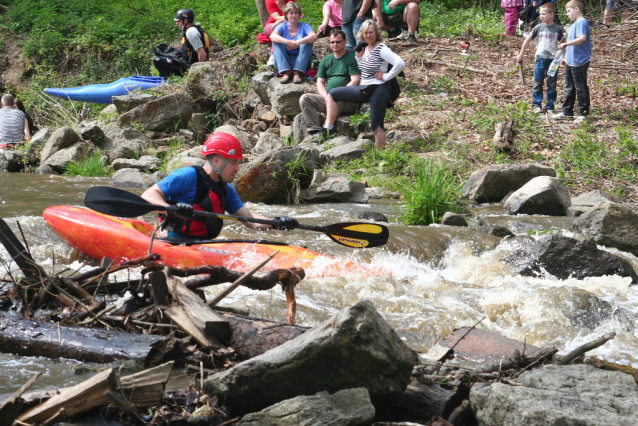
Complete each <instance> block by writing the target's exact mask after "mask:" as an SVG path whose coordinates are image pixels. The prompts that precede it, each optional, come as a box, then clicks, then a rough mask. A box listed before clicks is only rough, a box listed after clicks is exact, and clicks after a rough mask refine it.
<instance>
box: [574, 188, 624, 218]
mask: <svg viewBox="0 0 638 426" xmlns="http://www.w3.org/2000/svg"><path fill="white" fill-rule="evenodd" d="M607 202H611V203H618V204H622V200H621V199H620V198H618V197H616V196H615V195H613V194H610V193H609V192H607V191H603V190H600V189H596V190H594V191H590V192H586V193H584V194H580V195H579V196H578V197H575V198H572V205H571V207H570V208H569V209H568V212H567V215H568V216H570V217H578V216H580V215H582V214H583V213H585V212H586V211H588V210H589V209H591V208H592V207H594V206H595V205H596V204H598V203H607Z"/></svg>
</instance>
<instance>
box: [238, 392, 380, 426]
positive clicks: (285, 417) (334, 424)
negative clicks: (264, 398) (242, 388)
mask: <svg viewBox="0 0 638 426" xmlns="http://www.w3.org/2000/svg"><path fill="white" fill-rule="evenodd" d="M373 420H374V406H373V405H372V403H371V402H370V394H369V393H368V390H367V389H366V388H356V389H344V390H341V391H339V392H336V393H334V394H332V395H322V394H321V393H320V394H317V395H312V396H298V397H296V398H292V399H287V400H285V401H282V402H280V403H278V404H275V405H273V406H271V407H268V408H266V409H264V410H262V411H259V412H257V413H251V414H247V415H246V416H244V417H243V418H242V419H241V420H240V421H239V422H238V423H237V426H302V425H303V426H310V425H317V426H318V425H331V426H358V425H370V424H371V423H372V421H373Z"/></svg>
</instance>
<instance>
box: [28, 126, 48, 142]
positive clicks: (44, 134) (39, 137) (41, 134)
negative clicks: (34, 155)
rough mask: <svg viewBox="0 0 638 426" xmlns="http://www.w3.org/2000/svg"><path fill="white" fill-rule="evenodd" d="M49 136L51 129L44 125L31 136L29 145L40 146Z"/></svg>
mask: <svg viewBox="0 0 638 426" xmlns="http://www.w3.org/2000/svg"><path fill="white" fill-rule="evenodd" d="M50 137H51V129H50V128H49V127H44V128H42V129H40V130H39V131H38V132H37V133H36V134H35V135H33V136H32V137H31V140H30V141H29V143H30V144H31V146H42V145H44V144H45V143H46V142H47V140H48V139H49V138H50Z"/></svg>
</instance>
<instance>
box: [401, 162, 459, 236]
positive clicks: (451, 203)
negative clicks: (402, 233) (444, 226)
mask: <svg viewBox="0 0 638 426" xmlns="http://www.w3.org/2000/svg"><path fill="white" fill-rule="evenodd" d="M460 189H461V187H460V185H459V182H458V180H457V178H456V177H454V176H453V175H452V173H451V172H450V171H449V170H448V169H447V168H446V167H445V166H444V165H441V164H438V163H435V162H433V161H424V162H422V163H421V164H419V165H418V167H417V169H416V172H415V175H414V182H413V183H412V184H411V185H410V186H409V187H408V188H407V190H406V191H405V192H404V195H405V200H406V206H405V212H404V214H403V215H402V216H401V219H402V220H404V221H405V223H406V224H408V225H428V224H430V223H437V222H439V221H440V220H441V218H442V217H443V215H444V214H445V213H446V212H460V211H462V208H461V204H460Z"/></svg>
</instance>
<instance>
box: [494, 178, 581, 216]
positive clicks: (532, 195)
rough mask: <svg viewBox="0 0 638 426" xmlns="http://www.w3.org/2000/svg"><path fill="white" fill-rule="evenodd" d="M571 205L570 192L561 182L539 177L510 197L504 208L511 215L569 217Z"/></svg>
mask: <svg viewBox="0 0 638 426" xmlns="http://www.w3.org/2000/svg"><path fill="white" fill-rule="evenodd" d="M571 205H572V203H571V199H570V198H569V191H568V190H567V187H565V185H563V183H562V182H561V181H560V180H558V179H556V178H553V177H549V176H539V177H536V178H534V179H532V180H530V181H529V182H527V183H526V184H525V185H523V187H522V188H520V189H518V190H517V191H516V192H514V193H513V194H512V195H510V196H509V197H508V198H507V200H506V201H505V205H504V207H505V210H507V211H508V212H509V213H510V214H546V215H549V216H567V209H568V208H569V206H571Z"/></svg>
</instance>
